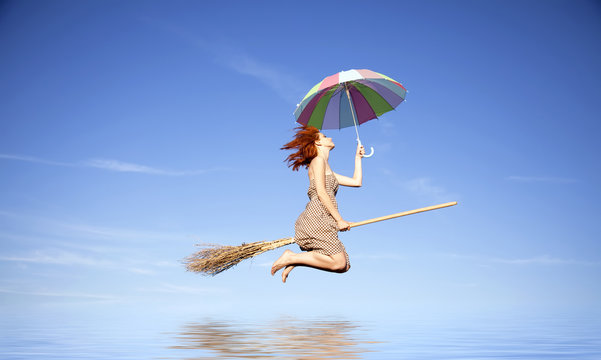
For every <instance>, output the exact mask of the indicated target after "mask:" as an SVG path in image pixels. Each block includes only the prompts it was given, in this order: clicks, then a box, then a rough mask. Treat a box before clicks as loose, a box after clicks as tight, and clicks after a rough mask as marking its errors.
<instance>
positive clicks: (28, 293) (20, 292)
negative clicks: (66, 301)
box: [0, 288, 120, 301]
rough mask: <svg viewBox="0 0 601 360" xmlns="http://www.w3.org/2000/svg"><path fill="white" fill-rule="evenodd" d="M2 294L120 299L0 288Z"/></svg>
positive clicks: (113, 296) (75, 293)
mask: <svg viewBox="0 0 601 360" xmlns="http://www.w3.org/2000/svg"><path fill="white" fill-rule="evenodd" d="M0 293H4V294H14V295H27V296H45V297H48V296H49V297H61V298H82V299H91V300H104V301H116V300H119V299H120V297H118V296H115V295H104V294H89V293H80V292H61V291H58V292H57V291H43V290H34V291H23V290H14V289H6V288H0Z"/></svg>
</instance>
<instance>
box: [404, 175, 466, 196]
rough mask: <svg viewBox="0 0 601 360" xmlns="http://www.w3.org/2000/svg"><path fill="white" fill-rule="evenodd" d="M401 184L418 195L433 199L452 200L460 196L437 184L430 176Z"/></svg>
mask: <svg viewBox="0 0 601 360" xmlns="http://www.w3.org/2000/svg"><path fill="white" fill-rule="evenodd" d="M400 185H401V187H402V188H404V189H405V190H407V191H408V192H410V193H412V194H414V195H416V196H419V197H425V198H428V199H431V200H433V201H439V202H440V201H450V199H453V200H457V199H458V198H459V196H458V195H456V194H453V193H450V192H449V191H447V189H445V188H444V187H443V186H441V185H438V184H435V183H434V181H433V180H432V179H431V178H429V177H419V178H414V179H410V180H405V181H401V182H400Z"/></svg>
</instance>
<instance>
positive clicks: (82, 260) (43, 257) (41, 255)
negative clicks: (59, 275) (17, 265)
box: [0, 250, 115, 267]
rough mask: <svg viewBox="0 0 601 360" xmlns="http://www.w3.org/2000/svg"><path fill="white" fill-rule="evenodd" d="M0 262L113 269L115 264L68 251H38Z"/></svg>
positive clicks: (3, 259)
mask: <svg viewBox="0 0 601 360" xmlns="http://www.w3.org/2000/svg"><path fill="white" fill-rule="evenodd" d="M0 261H14V262H25V263H34V264H57V265H85V266H103V267H113V266H114V265H115V264H114V263H112V262H109V261H104V260H98V259H94V258H91V257H87V256H83V255H81V254H76V253H72V252H66V251H56V250H55V251H41V250H36V251H34V252H33V253H31V254H28V255H21V256H16V255H12V256H7V255H3V256H0Z"/></svg>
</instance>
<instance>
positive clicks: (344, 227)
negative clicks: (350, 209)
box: [336, 219, 351, 231]
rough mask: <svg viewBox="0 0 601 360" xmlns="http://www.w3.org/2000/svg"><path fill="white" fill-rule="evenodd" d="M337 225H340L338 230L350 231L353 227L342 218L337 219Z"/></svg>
mask: <svg viewBox="0 0 601 360" xmlns="http://www.w3.org/2000/svg"><path fill="white" fill-rule="evenodd" d="M336 225H337V226H338V231H349V230H350V229H351V223H349V222H346V221H344V220H342V219H340V220H338V221H336Z"/></svg>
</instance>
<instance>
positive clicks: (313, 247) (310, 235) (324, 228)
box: [294, 174, 350, 266]
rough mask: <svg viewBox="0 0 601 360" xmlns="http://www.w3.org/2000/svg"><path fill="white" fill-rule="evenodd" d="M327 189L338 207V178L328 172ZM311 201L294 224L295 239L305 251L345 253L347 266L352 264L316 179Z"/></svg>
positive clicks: (310, 188)
mask: <svg viewBox="0 0 601 360" xmlns="http://www.w3.org/2000/svg"><path fill="white" fill-rule="evenodd" d="M326 191H327V193H328V195H329V196H330V200H332V203H333V204H334V206H335V207H336V209H338V204H337V203H336V193H337V192H338V180H336V176H335V175H334V174H326ZM307 195H308V196H309V203H308V204H307V206H306V208H305V211H303V212H302V213H301V214H300V215H299V217H298V219H297V220H296V223H295V224H294V241H295V242H296V243H297V244H298V246H300V248H301V250H303V251H316V252H318V253H320V254H324V255H334V254H338V253H340V252H342V253H344V257H345V258H346V264H347V266H348V265H350V261H349V256H348V254H347V252H346V249H345V248H344V245H343V244H342V242H341V241H340V240H339V239H338V226H337V224H336V220H334V217H333V216H332V215H331V214H330V213H329V212H328V209H326V207H325V206H324V205H323V204H322V203H321V201H319V197H318V196H317V189H316V188H315V181H314V180H311V182H310V185H309V190H307Z"/></svg>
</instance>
